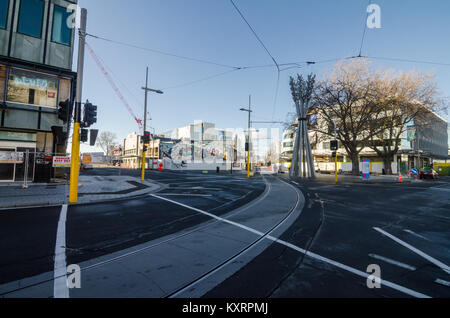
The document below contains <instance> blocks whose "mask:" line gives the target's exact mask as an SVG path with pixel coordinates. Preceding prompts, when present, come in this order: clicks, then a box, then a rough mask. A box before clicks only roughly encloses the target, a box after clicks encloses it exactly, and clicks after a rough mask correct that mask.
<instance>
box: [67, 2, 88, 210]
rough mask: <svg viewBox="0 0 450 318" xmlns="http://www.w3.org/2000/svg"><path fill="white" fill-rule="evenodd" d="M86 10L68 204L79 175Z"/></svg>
mask: <svg viewBox="0 0 450 318" xmlns="http://www.w3.org/2000/svg"><path fill="white" fill-rule="evenodd" d="M86 25H87V10H86V9H85V8H83V9H81V27H80V30H79V44H78V70H77V91H76V98H75V117H74V125H73V134H72V160H71V166H70V191H69V203H77V202H78V177H79V173H80V127H81V98H82V93H83V70H84V46H85V43H86Z"/></svg>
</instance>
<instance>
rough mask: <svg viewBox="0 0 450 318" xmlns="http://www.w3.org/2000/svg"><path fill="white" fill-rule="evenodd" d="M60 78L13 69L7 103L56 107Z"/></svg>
mask: <svg viewBox="0 0 450 318" xmlns="http://www.w3.org/2000/svg"><path fill="white" fill-rule="evenodd" d="M57 96H58V78H57V77H55V76H49V75H45V74H41V73H37V72H30V71H26V70H21V69H16V68H11V69H10V71H9V75H8V90H7V96H6V98H7V101H8V102H13V103H21V104H29V105H36V106H43V107H56V100H57Z"/></svg>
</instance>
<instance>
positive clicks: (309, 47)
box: [74, 0, 450, 150]
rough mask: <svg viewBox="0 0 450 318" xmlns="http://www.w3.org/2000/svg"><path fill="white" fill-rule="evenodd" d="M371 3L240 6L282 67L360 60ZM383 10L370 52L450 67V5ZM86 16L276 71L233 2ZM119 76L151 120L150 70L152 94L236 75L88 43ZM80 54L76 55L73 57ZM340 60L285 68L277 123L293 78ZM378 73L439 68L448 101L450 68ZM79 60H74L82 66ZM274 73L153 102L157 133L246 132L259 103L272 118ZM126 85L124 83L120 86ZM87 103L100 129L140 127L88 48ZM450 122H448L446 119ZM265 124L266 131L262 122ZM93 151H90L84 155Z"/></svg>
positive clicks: (205, 0) (165, 2)
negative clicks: (191, 126)
mask: <svg viewBox="0 0 450 318" xmlns="http://www.w3.org/2000/svg"><path fill="white" fill-rule="evenodd" d="M368 2H369V1H367V0H345V1H336V0H317V1H312V0H310V1H306V0H277V1H275V0H235V3H236V4H237V5H238V7H239V8H240V9H241V11H242V12H243V14H244V15H245V16H246V18H247V20H248V21H249V23H250V24H251V25H252V26H253V28H254V29H255V31H256V32H257V33H258V35H259V36H260V37H261V39H262V40H263V42H264V43H265V44H266V46H267V48H268V49H269V51H270V52H271V53H272V55H273V56H274V57H275V59H276V60H277V61H278V62H279V63H287V62H301V61H308V60H313V61H314V60H316V61H317V60H327V59H333V58H339V57H347V56H353V55H357V54H358V53H359V47H360V42H361V36H362V33H363V26H364V21H365V15H366V13H365V12H366V7H367V5H368ZM372 2H373V3H376V4H378V5H379V6H380V7H381V9H382V17H381V18H382V28H381V29H368V30H367V33H366V39H365V43H364V47H363V51H362V54H363V55H369V56H382V57H392V58H405V59H414V60H427V61H434V62H441V63H450V40H449V34H450V19H449V16H450V1H447V0H435V1H421V0H396V1H391V0H374V1H372ZM79 4H80V6H82V7H85V8H87V9H88V33H91V34H94V35H98V36H102V37H106V38H109V39H112V40H117V41H122V42H128V43H132V44H135V45H138V46H144V47H148V48H152V49H157V50H161V51H166V52H170V53H173V54H178V55H184V56H190V57H194V58H198V59H206V60H210V61H214V62H217V63H222V64H228V65H235V66H250V65H267V64H271V63H272V61H271V59H270V57H269V56H268V55H267V54H266V52H265V51H264V50H263V48H262V47H261V46H260V44H259V43H258V42H257V40H256V39H255V37H254V36H253V34H252V33H251V32H250V30H249V29H248V27H247V26H246V25H245V24H244V22H243V21H242V19H241V18H240V16H239V15H238V14H237V12H236V11H235V10H234V8H233V6H232V5H231V3H230V1H228V0H128V1H125V0H95V1H92V0H80V1H79ZM88 42H89V43H90V44H91V46H92V47H93V48H94V50H95V51H96V52H97V54H98V55H99V56H100V57H101V58H102V60H103V61H104V62H105V64H106V66H107V67H108V68H109V69H110V70H111V71H112V73H113V76H114V79H115V80H116V83H117V85H118V86H119V88H120V89H121V91H122V93H123V94H124V96H125V98H126V99H127V100H128V102H129V103H130V105H131V106H132V108H133V110H134V111H135V113H136V114H138V115H139V116H142V114H143V104H144V103H143V101H144V93H143V91H142V90H141V89H140V88H141V87H142V86H143V85H144V84H145V68H146V66H149V68H150V85H149V86H150V87H152V88H158V89H165V88H168V87H171V86H176V85H178V84H183V83H186V82H191V81H195V80H197V79H201V78H204V77H208V76H211V75H214V74H218V73H221V72H226V71H228V70H229V69H227V68H224V67H220V66H214V65H207V64H200V63H195V62H191V61H185V60H182V59H177V58H173V57H167V56H162V55H159V54H155V53H150V52H145V51H142V50H137V49H132V48H128V47H124V46H120V45H117V44H112V43H108V42H104V41H101V40H98V39H93V38H88ZM75 54H76V53H75ZM332 66H333V63H328V64H320V65H315V66H309V67H305V68H303V69H298V70H296V69H293V70H289V71H285V72H283V73H282V75H281V81H280V89H279V96H278V99H277V104H276V115H275V119H276V120H284V119H285V118H286V114H287V113H288V112H290V111H292V110H293V106H292V100H291V96H290V92H289V86H288V81H289V76H290V75H294V74H296V73H297V72H300V73H302V74H307V73H308V72H311V71H312V72H316V73H317V74H318V75H319V76H320V75H321V74H322V73H323V71H324V70H325V69H328V68H331V67H332ZM374 66H375V67H385V68H395V69H399V70H404V71H408V70H411V69H416V70H420V71H434V72H435V74H436V78H437V81H438V84H439V86H440V89H441V90H442V92H443V95H444V96H450V66H433V65H427V64H416V63H403V62H386V61H379V60H377V61H374ZM75 67H76V63H74V68H75ZM276 75H277V72H276V68H275V67H269V68H261V69H251V70H241V71H236V72H232V73H229V74H226V75H224V76H221V77H217V78H214V79H211V80H208V81H204V82H200V83H197V84H195V85H191V86H186V87H182V88H173V89H165V90H164V92H165V94H164V95H155V94H151V95H149V111H150V113H151V118H152V119H153V120H152V121H151V122H149V125H150V126H151V127H154V128H156V132H162V131H165V130H169V129H171V128H176V127H180V126H183V125H186V124H188V123H191V122H193V121H194V120H204V121H209V122H214V123H216V125H217V127H220V128H234V127H246V125H247V118H246V114H244V113H242V112H240V111H239V110H238V109H239V108H240V107H243V106H247V104H248V95H249V94H251V95H252V96H253V108H254V111H255V112H254V115H255V117H254V118H255V120H262V121H263V120H271V119H272V111H273V101H274V95H275V86H276V78H277V76H276ZM118 78H119V79H120V80H118ZM83 86H84V91H83V99H86V98H89V100H90V101H92V102H94V103H95V104H97V105H98V106H99V115H98V122H99V123H98V124H97V125H96V126H95V127H96V128H98V129H100V130H109V131H113V132H115V133H116V134H117V136H118V139H119V140H121V139H123V138H125V137H126V135H127V134H128V133H130V132H133V131H137V130H138V128H137V125H136V123H135V122H134V120H133V119H132V117H131V115H129V114H128V112H127V111H126V109H125V107H124V106H123V105H122V103H121V101H120V100H119V98H118V97H117V96H116V95H115V93H114V91H113V90H112V88H111V87H110V85H109V84H108V82H107V81H106V79H105V78H104V77H103V75H102V73H101V72H100V70H99V69H98V68H97V66H96V65H95V63H94V61H93V59H92V58H91V57H90V56H89V53H88V52H87V51H86V62H85V78H84V85H83ZM444 117H445V118H448V116H447V115H444ZM260 127H264V125H260ZM87 149H88V148H86V147H84V150H87Z"/></svg>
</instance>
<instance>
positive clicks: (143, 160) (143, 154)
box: [141, 67, 148, 181]
mask: <svg viewBox="0 0 450 318" xmlns="http://www.w3.org/2000/svg"><path fill="white" fill-rule="evenodd" d="M147 97H148V67H147V73H146V77H145V104H144V133H143V134H142V136H143V137H142V170H141V180H142V181H144V180H145V154H146V151H145V140H144V135H145V132H146V131H147Z"/></svg>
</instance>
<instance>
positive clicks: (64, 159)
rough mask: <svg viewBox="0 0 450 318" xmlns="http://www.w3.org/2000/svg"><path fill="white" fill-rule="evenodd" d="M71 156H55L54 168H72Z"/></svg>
mask: <svg viewBox="0 0 450 318" xmlns="http://www.w3.org/2000/svg"><path fill="white" fill-rule="evenodd" d="M70 164H71V157H70V156H55V157H53V168H65V167H67V168H70Z"/></svg>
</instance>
